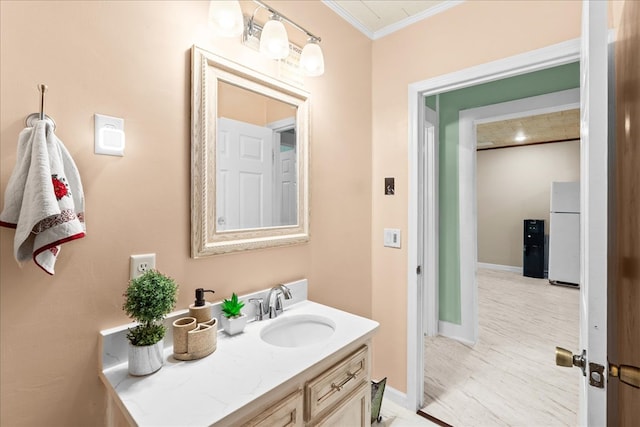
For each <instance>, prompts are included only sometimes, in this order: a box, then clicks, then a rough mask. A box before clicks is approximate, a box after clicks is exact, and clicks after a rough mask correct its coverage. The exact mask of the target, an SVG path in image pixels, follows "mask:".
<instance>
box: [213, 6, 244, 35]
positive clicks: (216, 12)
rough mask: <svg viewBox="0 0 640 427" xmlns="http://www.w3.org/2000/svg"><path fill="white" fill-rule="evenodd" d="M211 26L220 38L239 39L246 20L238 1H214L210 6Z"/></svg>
mask: <svg viewBox="0 0 640 427" xmlns="http://www.w3.org/2000/svg"><path fill="white" fill-rule="evenodd" d="M209 25H210V26H211V28H212V29H213V31H214V33H215V34H216V35H218V36H219V37H238V36H239V35H241V34H242V31H244V18H243V16H242V9H240V3H239V2H238V0H213V1H212V2H211V3H210V4H209Z"/></svg>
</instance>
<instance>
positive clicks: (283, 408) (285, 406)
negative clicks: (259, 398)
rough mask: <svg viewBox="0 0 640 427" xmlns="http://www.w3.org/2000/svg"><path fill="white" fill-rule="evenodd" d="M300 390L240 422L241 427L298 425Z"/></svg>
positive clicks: (289, 426) (291, 426) (300, 422)
mask: <svg viewBox="0 0 640 427" xmlns="http://www.w3.org/2000/svg"><path fill="white" fill-rule="evenodd" d="M302 406H303V399H302V390H298V391H296V392H295V393H292V394H290V395H289V396H287V397H285V398H284V399H282V400H281V401H279V402H275V403H274V404H273V405H272V406H270V407H269V409H267V410H266V411H264V412H263V413H261V414H260V415H258V416H256V417H254V418H252V419H251V420H250V421H248V422H246V423H244V424H242V426H243V427H298V426H302V425H304V423H303V421H302Z"/></svg>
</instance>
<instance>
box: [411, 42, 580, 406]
mask: <svg viewBox="0 0 640 427" xmlns="http://www.w3.org/2000/svg"><path fill="white" fill-rule="evenodd" d="M579 56H580V43H579V40H573V41H569V42H565V43H561V44H558V45H554V46H550V47H548V48H543V49H539V50H537V51H533V52H528V53H526V54H521V55H516V56H514V57H511V58H507V59H505V60H500V61H496V62H494V63H488V64H485V65H482V66H478V67H474V68H472V69H468V70H464V71H461V72H456V73H451V74H449V75H446V76H442V77H438V78H434V79H431V80H425V81H422V82H418V83H414V84H412V85H410V86H409V119H410V123H409V125H410V130H411V132H410V138H409V179H410V187H411V188H414V189H416V190H415V193H413V194H411V196H410V198H409V227H408V257H409V263H408V272H407V277H408V281H407V283H408V293H407V297H408V299H407V319H408V322H407V334H408V335H407V343H408V348H407V396H406V400H407V406H408V407H410V408H415V409H416V410H417V409H419V408H421V407H422V404H423V401H424V398H423V393H424V382H423V375H422V373H423V370H424V348H423V345H422V343H423V339H424V335H423V331H424V330H425V329H426V330H436V331H437V330H440V328H439V326H440V325H441V323H442V320H441V319H438V317H437V316H430V315H429V313H425V312H424V311H423V307H424V301H425V300H429V299H431V300H432V301H433V300H434V299H435V298H438V294H437V292H438V284H437V281H436V280H437V278H436V277H434V275H433V274H430V272H434V271H438V267H439V263H438V260H437V257H431V258H425V257H424V254H419V253H418V243H417V242H418V240H419V226H418V220H419V218H418V211H419V209H418V206H419V203H420V200H421V199H420V197H419V194H420V193H421V192H422V191H423V190H424V189H423V188H420V189H418V188H419V172H418V170H419V168H418V164H419V159H420V157H421V154H420V153H421V152H423V150H424V149H425V148H424V147H423V146H422V144H423V142H424V140H425V139H424V133H425V128H424V126H423V120H422V118H424V117H425V109H426V103H425V99H426V97H428V96H430V95H436V94H439V93H442V92H446V91H451V90H455V89H459V88H463V87H469V86H473V85H478V84H482V83H487V82H491V81H496V80H499V79H502V78H506V77H512V76H517V75H520V74H523V73H527V72H532V71H538V70H544V69H548V68H551V67H555V66H560V65H564V64H569V63H572V62H575V61H577V60H578V59H579ZM428 155H429V151H428V150H427V156H428ZM431 155H432V156H433V155H438V154H435V153H431ZM438 156H439V157H440V158H441V157H442V156H441V155H438ZM430 164H436V165H437V164H438V160H437V158H436V159H434V158H427V159H426V165H427V175H428V174H429V173H432V171H430V170H429V169H428V167H429V165H430ZM426 196H427V197H429V194H426ZM434 203H437V202H434ZM425 215H426V218H425V221H424V224H427V225H429V227H428V228H427V229H426V230H424V233H420V235H423V236H424V235H426V236H429V238H430V240H431V241H433V239H436V240H437V239H438V236H439V230H440V229H441V228H442V224H439V223H438V218H437V215H438V212H437V211H433V210H431V211H430V210H427V211H426V212H425ZM430 215H432V216H433V215H435V218H433V217H429V216H430ZM456 236H457V233H456ZM473 265H475V263H474V264H473ZM417 267H418V268H417ZM422 271H424V272H425V273H427V274H425V275H424V276H423V277H422V275H421V272H422ZM419 280H422V282H421V283H423V286H422V285H420V286H419ZM461 312H464V310H461ZM423 321H424V324H423ZM445 321H446V319H445ZM434 322H437V323H438V325H434V324H433V323H434ZM449 323H451V324H454V323H453V322H449Z"/></svg>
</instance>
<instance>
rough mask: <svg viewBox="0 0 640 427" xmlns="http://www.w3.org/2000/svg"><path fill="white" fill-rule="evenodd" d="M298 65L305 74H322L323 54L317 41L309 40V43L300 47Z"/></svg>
mask: <svg viewBox="0 0 640 427" xmlns="http://www.w3.org/2000/svg"><path fill="white" fill-rule="evenodd" d="M300 67H301V68H302V71H303V72H304V74H305V75H307V76H321V75H322V74H324V56H323V55H322V49H320V45H319V44H318V42H317V41H315V40H309V43H307V44H306V45H305V46H304V48H303V49H302V54H301V55H300Z"/></svg>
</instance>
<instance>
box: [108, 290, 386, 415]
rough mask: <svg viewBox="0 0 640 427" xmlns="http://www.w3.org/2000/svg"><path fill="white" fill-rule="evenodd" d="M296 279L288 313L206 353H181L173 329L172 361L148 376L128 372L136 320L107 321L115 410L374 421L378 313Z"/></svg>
mask: <svg viewBox="0 0 640 427" xmlns="http://www.w3.org/2000/svg"><path fill="white" fill-rule="evenodd" d="M287 286H289V287H290V288H291V290H292V292H293V294H294V298H293V299H292V301H290V304H289V305H287V304H285V309H284V312H283V313H282V314H280V315H279V316H278V317H277V318H276V319H266V320H262V321H254V322H251V323H249V324H248V325H247V327H246V329H245V332H244V333H242V334H239V335H235V336H227V335H226V334H225V333H219V336H218V343H217V350H216V351H215V352H214V353H213V354H211V355H210V356H208V357H206V358H203V359H200V360H193V361H179V360H176V359H174V358H173V357H172V348H171V337H166V338H165V341H167V342H166V344H165V345H166V347H165V364H164V366H163V368H162V369H161V370H160V371H158V372H156V373H155V374H153V375H149V376H146V377H133V376H130V375H129V374H128V373H127V361H126V354H124V353H123V348H122V347H123V346H124V347H125V348H126V343H124V344H122V343H121V339H120V338H121V336H122V333H123V332H124V333H126V326H123V327H119V328H113V329H110V330H107V331H102V332H101V334H100V335H101V343H102V352H101V353H102V361H101V362H102V363H101V367H100V378H101V379H102V381H103V382H104V384H105V386H106V387H107V390H108V392H109V395H110V398H111V399H112V402H114V403H115V405H111V407H110V410H113V411H117V410H118V409H117V408H119V409H120V411H121V412H122V413H123V415H124V417H125V418H126V419H127V420H128V422H129V423H130V424H131V425H140V426H151V425H153V426H160V425H166V426H178V425H179V426H209V425H216V426H228V425H234V426H236V425H244V426H285V425H286V426H320V425H327V426H331V425H349V426H356V425H361V426H365V425H369V424H370V420H371V415H370V413H371V381H370V376H371V374H370V361H371V338H372V336H373V334H374V333H375V331H376V329H377V328H378V323H377V322H375V321H373V320H370V319H366V318H362V317H360V316H356V315H353V314H350V313H347V312H344V311H341V310H337V309H334V308H331V307H328V306H325V305H322V304H317V303H314V302H311V301H308V300H307V299H306V286H307V283H306V280H302V281H299V282H296V283H293V284H288V285H287ZM260 296H261V294H260V293H256V294H252V295H246V296H244V297H242V299H246V300H248V299H249V298H253V297H260ZM287 302H288V303H289V301H287ZM249 311H250V310H247V314H248V315H253V313H250V312H249ZM214 315H216V311H215V310H214ZM180 316H181V312H176V313H174V314H172V315H171V316H169V318H168V319H167V321H172V320H174V319H176V318H178V317H180Z"/></svg>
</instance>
